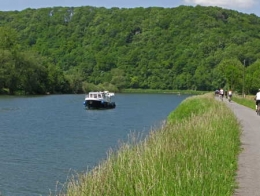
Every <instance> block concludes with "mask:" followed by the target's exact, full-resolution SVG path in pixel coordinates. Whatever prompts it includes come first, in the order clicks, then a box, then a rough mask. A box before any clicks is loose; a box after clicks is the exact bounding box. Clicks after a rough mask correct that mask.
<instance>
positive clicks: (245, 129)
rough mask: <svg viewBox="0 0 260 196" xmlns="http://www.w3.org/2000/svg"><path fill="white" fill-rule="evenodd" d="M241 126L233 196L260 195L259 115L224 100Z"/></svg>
mask: <svg viewBox="0 0 260 196" xmlns="http://www.w3.org/2000/svg"><path fill="white" fill-rule="evenodd" d="M224 101H225V102H226V104H227V106H228V107H229V108H231V110H232V111H233V112H234V114H235V115H236V117H237V119H238V120H239V122H240V124H241V126H242V134H241V139H240V140H241V143H242V151H241V153H240V155H239V158H238V172H237V182H238V189H237V190H236V192H235V194H234V196H260V116H257V115H256V112H255V111H254V110H252V109H250V108H248V107H245V106H242V105H239V104H237V103H235V102H231V103H229V102H228V101H227V100H226V99H225V100H224Z"/></svg>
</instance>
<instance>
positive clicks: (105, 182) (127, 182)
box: [58, 94, 240, 196]
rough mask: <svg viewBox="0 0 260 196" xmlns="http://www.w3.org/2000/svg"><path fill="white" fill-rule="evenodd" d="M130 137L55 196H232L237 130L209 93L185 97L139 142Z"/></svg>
mask: <svg viewBox="0 0 260 196" xmlns="http://www.w3.org/2000/svg"><path fill="white" fill-rule="evenodd" d="M130 138H131V140H130V141H129V143H125V144H122V146H121V147H120V149H119V150H118V151H116V152H112V151H111V152H110V153H109V155H108V157H107V160H105V161H104V162H102V163H100V165H98V166H97V167H96V168H94V169H93V170H91V171H89V172H86V173H83V174H78V175H75V176H74V177H72V178H71V179H70V181H69V182H68V183H67V184H66V191H64V193H60V194H58V195H68V196H83V195H87V196H100V195H106V196H117V195H120V196H121V195H122V196H128V195H129V196H159V195H160V196H174V195H176V196H187V195H189V196H192V195H194V196H201V195H204V196H208V195H210V196H220V195H223V196H224V195H225V196H227V195H233V193H234V190H235V188H236V182H235V175H236V170H237V157H238V154H239V151H240V139H239V138H240V126H239V123H238V122H237V119H236V117H235V116H234V114H233V112H232V111H231V110H229V109H228V108H227V107H226V105H225V104H224V103H222V102H219V101H216V100H215V99H214V98H213V96H212V95H211V94H207V95H199V96H193V97H189V98H187V99H186V100H185V101H183V102H182V103H181V104H180V105H179V107H178V108H177V109H176V110H174V111H173V112H172V113H171V114H170V115H169V116H168V118H167V122H166V123H165V124H164V125H163V126H162V127H161V129H159V130H151V133H150V134H149V136H148V137H147V138H146V139H144V140H142V141H141V142H137V141H139V136H138V135H137V136H136V135H132V136H131V137H130Z"/></svg>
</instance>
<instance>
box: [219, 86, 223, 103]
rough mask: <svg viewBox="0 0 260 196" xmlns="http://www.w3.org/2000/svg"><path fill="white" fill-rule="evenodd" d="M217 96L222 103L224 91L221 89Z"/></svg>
mask: <svg viewBox="0 0 260 196" xmlns="http://www.w3.org/2000/svg"><path fill="white" fill-rule="evenodd" d="M219 96H220V99H221V100H222V101H223V97H224V90H223V89H222V88H221V89H220V90H219Z"/></svg>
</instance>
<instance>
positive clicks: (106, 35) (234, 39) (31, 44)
mask: <svg viewBox="0 0 260 196" xmlns="http://www.w3.org/2000/svg"><path fill="white" fill-rule="evenodd" d="M0 18H1V21H0V24H1V28H0V49H1V50H7V51H9V52H10V53H11V55H14V56H13V57H11V58H9V59H10V61H9V62H8V63H7V62H6V63H5V65H0V66H1V68H0V73H1V72H3V70H2V71H1V69H3V68H4V69H5V67H6V66H7V65H9V64H10V66H11V65H12V66H13V69H15V65H14V63H15V62H13V61H14V60H15V53H21V52H27V51H29V53H33V54H37V55H40V56H41V57H42V58H45V59H46V60H45V62H46V63H45V65H43V66H45V68H43V70H47V75H48V76H50V78H48V79H47V81H45V82H44V84H42V85H41V89H42V90H40V91H41V92H42V91H45V90H46V91H49V92H53V93H54V92H74V93H80V92H82V87H83V83H84V82H85V83H92V84H95V85H96V86H98V85H99V84H102V83H111V84H113V85H114V86H116V88H118V89H119V90H122V89H124V88H142V89H171V90H173V89H175V90H177V89H181V90H215V89H216V88H218V87H220V86H229V87H230V88H232V89H233V90H236V91H241V89H242V86H241V85H242V83H243V82H242V81H241V73H240V72H241V65H242V64H243V62H244V60H246V69H249V67H250V66H251V65H253V64H254V63H255V62H257V60H258V59H260V48H259V47H258V46H259V44H260V41H259V33H258V32H259V31H260V18H259V17H257V16H255V15H247V14H242V13H239V12H236V11H233V10H226V9H222V8H218V7H203V6H196V7H191V6H180V7H177V8H160V7H149V8H133V9H126V8H122V9H119V8H111V9H106V8H102V7H101V8H97V7H90V6H83V7H52V8H42V9H26V10H23V11H20V12H18V11H16V12H0ZM18 56H19V55H18ZM36 58H38V57H36ZM5 59H6V57H5ZM20 59H23V58H20ZM16 60H17V59H16ZM31 60H32V59H31ZM33 61H34V60H33ZM35 61H36V59H35ZM16 63H17V62H16ZM26 63H27V61H26ZM31 64H33V63H31ZM31 66H32V65H30V66H29V67H31ZM39 66H41V64H39ZM225 66H227V67H226V68H225V69H222V68H221V67H225ZM50 67H55V68H50ZM217 67H218V68H217ZM220 68H221V69H220ZM9 69H10V70H11V69H12V68H11V67H10V68H9ZM29 70H30V69H29V68H28V71H29ZM51 70H52V71H54V72H55V73H48V71H51ZM55 70H56V71H55ZM75 70H78V71H75ZM113 70H121V71H120V72H118V71H113ZM239 70H240V71H239ZM249 70H250V69H249ZM223 71H224V72H225V74H224V72H223ZM233 71H235V72H234V73H232V72H233ZM79 72H81V73H80V76H79ZM101 73H102V75H101ZM231 73H232V74H234V75H235V76H238V77H239V79H236V78H234V77H233V78H232V77H231V75H232V74H231ZM12 75H13V76H14V77H13V78H8V80H9V84H10V85H9V87H11V86H12V85H13V86H14V87H15V86H16V85H18V83H19V82H18V83H17V79H16V77H18V78H19V76H15V74H12ZM65 75H66V76H65ZM54 76H56V77H57V79H55V78H53V77H54ZM0 77H1V78H3V76H0ZM4 77H8V76H4ZM249 77H252V73H250V71H249V76H247V75H246V76H245V78H246V80H245V82H246V85H245V87H246V91H247V92H252V91H254V88H255V83H256V81H254V82H253V81H250V78H249ZM1 78H0V80H3V79H1ZM35 78H37V77H35ZM11 80H13V81H11ZM49 80H50V81H49ZM55 80H56V82H55ZM11 83H12V85H11ZM40 83H42V82H40ZM3 86H4V85H3V83H2V84H0V88H3ZM59 86H60V87H59ZM4 87H7V86H4ZM9 87H7V88H9ZM15 88H16V89H19V88H21V87H15ZM22 88H25V87H22ZM16 89H14V90H16ZM30 89H31V90H30ZM33 89H35V87H34V88H33ZM44 89H45V90H44ZM23 90H24V89H23ZM26 91H32V88H31V87H29V88H28V89H27V90H26ZM33 91H35V90H33ZM28 93H30V92H28ZM34 93H37V92H34Z"/></svg>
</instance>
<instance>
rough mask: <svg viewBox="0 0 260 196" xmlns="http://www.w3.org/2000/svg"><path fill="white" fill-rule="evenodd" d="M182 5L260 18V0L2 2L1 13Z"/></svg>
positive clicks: (47, 0) (52, 0) (0, 0)
mask: <svg viewBox="0 0 260 196" xmlns="http://www.w3.org/2000/svg"><path fill="white" fill-rule="evenodd" d="M180 5H191V6H196V5H201V6H218V7H222V8H226V9H231V10H236V11H239V12H242V13H246V14H255V15H257V16H259V17H260V0H0V11H14V10H18V11H21V10H24V9H26V8H32V9H38V8H45V7H56V6H61V7H80V6H95V7H106V8H111V7H119V8H135V7H166V8H169V7H170V8H174V7H178V6H180Z"/></svg>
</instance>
